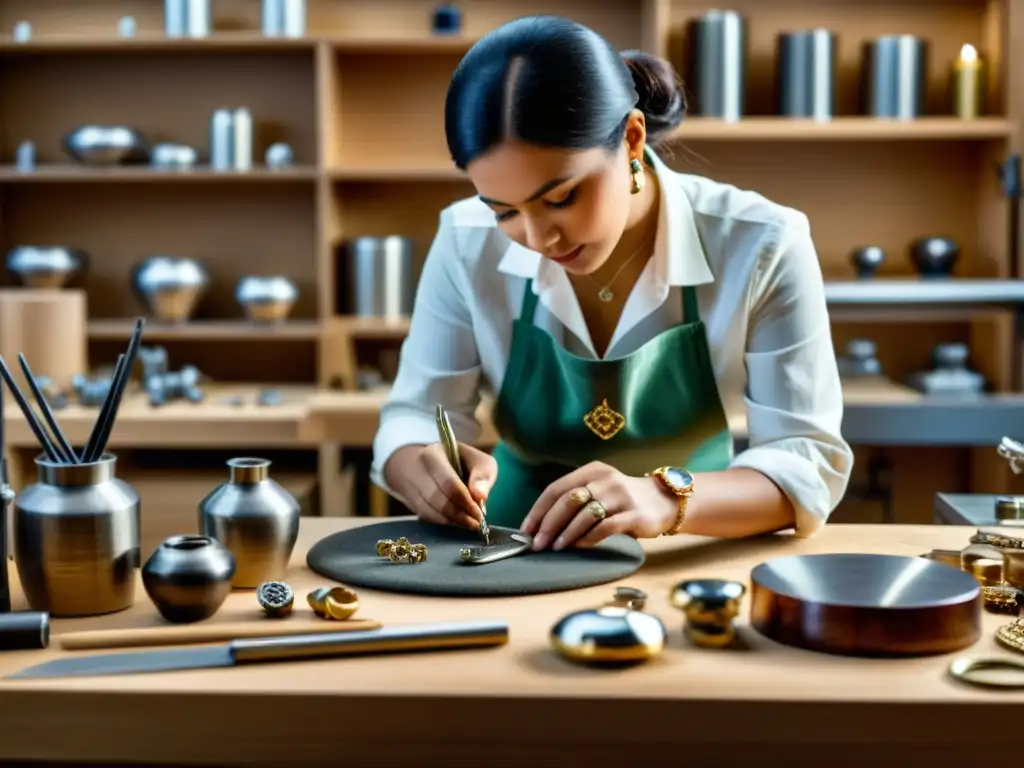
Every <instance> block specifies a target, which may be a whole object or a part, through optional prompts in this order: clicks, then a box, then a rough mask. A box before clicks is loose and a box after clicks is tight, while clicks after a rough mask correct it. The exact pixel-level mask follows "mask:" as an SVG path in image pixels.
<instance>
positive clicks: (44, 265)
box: [7, 245, 85, 288]
mask: <svg viewBox="0 0 1024 768" xmlns="http://www.w3.org/2000/svg"><path fill="white" fill-rule="evenodd" d="M84 266H85V254H84V253H82V252H81V251H76V250H75V249H73V248H65V247H63V246H59V245H52V246H35V245H19V246H17V247H16V248H13V249H12V250H11V252H10V253H8V254H7V269H8V270H10V271H11V272H12V273H13V274H15V275H17V277H18V279H19V280H20V281H21V284H22V285H24V286H25V287H26V288H63V287H64V286H65V285H67V283H68V281H69V280H70V279H71V278H72V277H73V276H74V275H75V274H77V273H78V272H80V271H81V270H82V269H83V268H84Z"/></svg>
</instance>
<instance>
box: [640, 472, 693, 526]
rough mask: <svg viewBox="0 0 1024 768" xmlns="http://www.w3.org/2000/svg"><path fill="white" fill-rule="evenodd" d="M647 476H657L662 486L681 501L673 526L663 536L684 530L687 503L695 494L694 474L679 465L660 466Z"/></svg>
mask: <svg viewBox="0 0 1024 768" xmlns="http://www.w3.org/2000/svg"><path fill="white" fill-rule="evenodd" d="M647 477H653V478H655V479H656V480H657V481H658V482H659V483H661V485H662V487H663V488H664V489H665V490H666V491H668V492H669V493H671V494H672V495H673V496H675V497H676V499H677V500H678V501H679V507H678V508H677V509H676V519H675V522H673V523H672V527H671V528H669V529H668V530H667V531H665V532H664V533H663V534H661V535H662V536H675V535H676V534H677V533H680V532H681V531H682V530H683V523H685V522H686V505H687V504H688V503H689V501H690V496H692V495H693V475H691V474H690V473H689V472H687V471H686V470H685V469H680V468H679V467H658V468H657V469H656V470H654V471H653V472H648V473H647Z"/></svg>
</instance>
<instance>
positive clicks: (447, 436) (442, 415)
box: [436, 405, 491, 545]
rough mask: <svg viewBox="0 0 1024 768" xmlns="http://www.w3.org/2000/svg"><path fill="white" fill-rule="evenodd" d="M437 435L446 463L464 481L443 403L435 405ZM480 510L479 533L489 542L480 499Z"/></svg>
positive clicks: (488, 529)
mask: <svg viewBox="0 0 1024 768" xmlns="http://www.w3.org/2000/svg"><path fill="white" fill-rule="evenodd" d="M436 418H437V436H438V438H439V439H440V440H441V445H442V446H443V447H444V453H445V455H446V456H447V457H448V463H449V464H451V465H452V469H454V470H455V474H457V475H458V476H459V479H460V480H462V482H466V481H467V480H468V479H469V478H467V477H466V469H465V467H463V466H462V456H460V455H459V444H458V442H456V440H455V432H454V431H453V430H452V423H451V422H450V421H448V414H447V412H446V411H445V410H444V406H443V405H438V406H437V413H436ZM480 512H481V514H482V515H483V519H482V520H481V521H480V535H481V536H483V539H484V544H488V545H489V544H490V543H491V527H490V526H489V525H488V524H487V506H486V505H485V504H484V503H483V502H482V501H481V502H480Z"/></svg>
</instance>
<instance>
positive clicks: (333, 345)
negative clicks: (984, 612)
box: [0, 0, 1024, 509]
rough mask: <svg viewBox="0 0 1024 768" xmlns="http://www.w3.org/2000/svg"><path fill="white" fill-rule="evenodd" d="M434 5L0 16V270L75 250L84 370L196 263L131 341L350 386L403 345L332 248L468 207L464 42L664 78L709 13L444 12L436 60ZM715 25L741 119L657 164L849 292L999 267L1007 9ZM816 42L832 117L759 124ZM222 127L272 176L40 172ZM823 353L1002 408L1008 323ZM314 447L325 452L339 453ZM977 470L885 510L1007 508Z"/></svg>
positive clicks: (942, 455) (765, 1)
mask: <svg viewBox="0 0 1024 768" xmlns="http://www.w3.org/2000/svg"><path fill="white" fill-rule="evenodd" d="M434 5H435V3H433V2H430V1H428V0H404V1H403V2H402V3H391V2H379V0H310V2H309V16H308V36H307V37H305V38H302V39H265V38H263V37H262V36H261V35H260V34H259V19H260V2H259V0H217V1H216V2H214V9H215V14H216V32H215V33H214V34H213V35H212V36H211V37H209V38H207V39H200V40H169V39H166V38H164V37H163V35H162V25H163V19H162V14H163V9H162V3H160V2H157V1H156V0H122V2H119V3H116V4H114V3H109V2H104V1H103V0H46V2H40V1H39V0H5V2H3V3H0V31H3V32H5V33H7V32H9V31H10V30H11V29H12V28H13V26H14V24H15V23H16V22H18V21H21V20H25V21H28V22H30V23H31V25H32V29H33V38H32V40H31V41H28V42H24V43H23V42H16V41H14V40H13V39H12V38H11V37H10V36H9V35H8V36H0V245H2V247H3V251H5V252H6V250H7V249H9V248H10V247H11V246H13V245H15V244H20V243H61V244H65V243H66V244H69V245H74V246H77V247H80V248H83V249H84V250H86V251H87V252H88V253H90V255H91V262H90V268H89V272H88V274H87V276H86V278H85V289H86V290H87V292H88V297H89V307H90V314H91V315H92V316H93V318H95V319H93V320H92V321H91V322H90V323H89V336H90V353H91V359H93V360H94V361H96V362H100V363H102V362H109V361H110V360H111V359H112V358H113V355H114V353H115V350H116V349H117V348H118V346H119V345H121V344H123V342H124V340H125V338H126V337H127V334H128V331H129V328H130V318H131V317H132V316H133V315H134V314H136V313H137V312H139V311H140V307H139V306H138V305H137V303H136V301H135V300H134V298H133V297H132V295H131V293H130V291H129V289H128V273H129V270H130V268H131V267H132V265H133V264H135V263H136V262H138V261H139V260H141V259H142V258H144V257H145V256H147V255H150V254H155V253H166V254H174V255H182V256H193V257H198V258H201V259H203V261H204V262H205V263H206V264H207V266H208V269H209V270H210V272H211V276H212V284H211V286H210V289H209V291H208V293H207V295H206V296H205V297H204V299H203V301H202V303H201V305H200V307H199V310H198V312H197V315H196V321H195V322H193V323H190V324H188V325H185V326H167V327H161V326H157V325H151V326H150V329H149V333H148V338H149V340H150V341H152V342H154V343H156V342H159V343H160V344H162V345H165V346H166V347H167V348H168V350H169V353H170V356H171V360H172V364H181V363H185V362H193V363H195V364H197V365H198V366H199V367H200V368H201V369H202V370H203V371H204V372H205V373H207V374H208V375H209V376H210V377H212V378H213V379H214V380H218V381H248V382H255V383H259V382H282V381H284V382H285V383H291V384H296V385H307V386H313V385H319V386H320V387H326V386H329V385H332V384H339V383H340V384H343V385H346V386H350V385H351V384H352V382H353V371H354V366H355V365H356V363H357V361H358V358H359V355H360V354H361V350H362V348H363V347H364V346H369V347H378V346H380V345H382V344H384V345H387V344H390V345H393V346H394V345H397V344H398V343H400V341H401V339H402V337H403V336H404V332H405V327H406V326H405V324H404V323H403V322H397V323H396V322H386V321H378V320H375V319H364V318H346V317H342V316H339V315H338V314H337V310H338V304H337V300H336V283H337V274H336V271H337V267H336V264H335V251H336V249H337V247H338V246H339V244H340V243H342V242H343V241H344V240H345V239H347V238H350V237H355V236H359V235H378V236H379V235H390V234H400V235H405V236H408V237H410V238H411V239H412V241H413V243H414V245H415V250H416V254H417V258H418V259H419V260H420V262H421V261H422V257H423V255H424V254H425V253H426V251H427V248H428V247H429V244H430V241H431V239H432V237H433V234H434V231H435V227H436V222H437V216H438V213H439V211H440V210H441V209H442V208H443V207H444V206H445V205H447V204H449V203H451V202H453V201H455V200H457V199H459V198H461V197H464V196H466V195H469V194H472V189H471V187H470V185H469V184H468V182H467V181H466V179H465V178H464V177H463V175H462V174H461V173H459V172H458V171H456V170H455V169H453V168H452V166H451V163H450V161H449V159H448V156H447V152H446V148H445V142H444V134H443V119H442V112H443V103H444V94H445V90H446V88H447V83H448V78H449V76H450V74H451V72H452V70H453V69H454V67H455V65H456V64H457V63H458V61H459V58H460V57H461V56H462V54H463V53H464V52H465V51H466V50H467V49H468V48H469V46H470V45H471V44H472V42H473V41H474V40H476V39H478V38H479V37H480V36H481V35H482V34H484V33H485V32H486V31H488V30H490V29H492V28H493V27H494V26H495V25H497V24H500V23H502V22H504V21H506V20H509V19H511V18H514V17H516V16H520V15H525V14H530V13H559V14H563V15H567V16H570V17H572V18H575V19H577V20H579V21H581V22H583V23H585V24H588V25H590V26H592V27H593V28H594V29H596V30H598V31H599V32H601V33H602V34H604V35H605V36H606V37H608V39H609V40H611V42H612V43H613V44H614V45H616V46H617V47H619V48H638V47H639V48H645V49H647V50H651V51H653V52H656V53H659V54H661V55H664V56H667V57H668V58H670V60H672V61H673V63H674V64H675V65H676V66H677V67H678V68H680V69H682V63H683V42H682V41H683V35H682V32H683V29H684V27H685V25H686V23H687V21H688V20H689V19H691V18H693V17H694V16H696V15H698V14H700V13H703V12H704V11H706V10H708V9H709V8H710V7H712V6H711V4H709V3H706V2H696V1H691V0H627V1H625V2H615V3H590V2H585V1H584V0H551V1H550V2H540V1H539V0H529V1H528V2H512V0H464V2H461V3H460V7H461V8H462V10H463V16H464V30H463V34H462V35H461V36H459V37H455V38H436V37H432V36H431V35H430V33H429V17H430V13H431V11H432V9H433V6H434ZM727 7H730V8H733V9H735V10H738V11H740V12H742V13H744V14H745V15H746V16H747V18H748V21H749V29H750V56H749V71H748V86H747V90H748V113H749V115H748V117H747V118H746V119H744V120H742V121H741V122H739V123H736V124H725V123H722V122H720V121H717V120H711V119H705V118H700V117H694V118H692V119H690V120H688V121H687V122H686V123H685V124H684V125H683V126H682V128H681V129H680V130H679V133H678V136H677V137H676V141H675V142H674V143H673V145H672V147H671V149H670V151H668V152H666V153H664V155H665V158H666V160H667V161H668V162H669V163H670V164H672V165H673V166H675V167H676V168H678V169H680V170H684V171H687V172H692V173H697V174H701V175H707V176H711V177H714V178H716V179H719V180H722V181H726V182H730V183H734V184H736V185H738V186H742V187H746V188H750V189H755V190H758V191H760V192H762V193H763V194H765V195H767V196H768V197H770V198H772V199H774V200H777V201H779V202H781V203H784V204H787V205H790V206H793V207H796V208H799V209H801V210H803V211H804V212H806V213H807V215H808V216H809V217H810V220H811V222H812V226H813V230H814V236H815V241H816V243H817V247H818V250H819V254H820V258H821V264H822V267H823V271H824V273H825V275H826V279H828V280H834V281H842V280H849V279H851V278H852V276H853V272H852V268H851V267H850V265H849V261H848V256H849V253H850V251H851V250H852V249H853V248H854V247H856V246H859V245H864V244H873V245H879V246H881V247H883V248H885V249H886V251H887V252H888V254H889V256H890V258H889V260H888V262H887V264H886V265H885V266H884V267H883V270H882V274H881V275H880V277H879V279H885V278H892V277H903V276H908V275H909V274H910V272H911V267H910V264H909V261H908V260H907V259H906V257H905V255H904V254H905V253H906V250H907V246H908V245H909V243H910V242H911V241H912V240H913V239H915V238H917V237H920V236H926V235H944V236H948V237H952V238H954V239H956V240H957V241H958V242H959V243H960V244H961V246H962V248H963V257H962V259H961V261H960V262H959V264H958V265H957V276H958V277H977V278H1003V277H1006V276H1009V275H1010V274H1012V272H1013V269H1012V268H1011V266H1012V260H1013V259H1014V258H1017V257H1019V254H1018V255H1015V254H1011V253H1008V251H1007V243H1006V237H1005V234H1004V233H1005V232H1006V230H1007V204H1006V201H1005V200H1003V199H1002V198H1001V195H1000V184H999V180H998V178H997V175H996V171H995V168H996V166H997V163H998V162H1000V161H1001V160H1003V159H1004V158H1005V156H1006V155H1007V154H1008V153H1009V152H1010V151H1014V150H1016V149H1018V148H1019V147H1020V140H1021V122H1022V120H1024V6H1022V5H1021V4H1020V3H1018V2H1015V0H885V1H884V2H883V0H732V2H730V3H729V4H727ZM125 15H131V16H133V17H134V18H135V20H136V24H137V35H136V37H135V38H133V39H118V38H117V37H116V36H115V32H116V27H117V22H118V19H119V18H120V17H122V16H125ZM815 26H822V27H828V28H831V29H834V30H836V31H837V32H838V33H839V36H840V47H839V60H838V73H839V76H838V82H837V91H836V93H837V117H836V118H835V119H834V120H833V121H831V122H828V123H813V122H810V121H797V120H787V119H782V118H778V117H773V116H772V114H773V112H774V109H773V103H774V98H775V97H774V93H775V85H774V82H773V73H774V63H773V62H774V56H775V54H774V46H775V38H776V36H777V34H779V33H780V32H783V31H786V30H791V29H801V28H810V27H815ZM902 32H907V33H912V34H917V35H921V36H924V37H926V38H928V39H929V40H930V42H931V49H930V65H929V66H930V69H929V90H930V97H929V100H928V112H929V115H928V116H927V117H925V118H922V119H920V120H916V121H911V122H896V121H887V120H875V119H872V118H866V117H863V116H859V115H858V110H857V79H858V73H859V66H860V62H859V50H860V43H861V41H863V40H864V39H867V38H869V37H873V36H876V35H881V34H887V33H902ZM964 43H972V44H974V45H976V46H977V47H978V48H979V49H980V50H981V52H982V54H983V55H984V56H985V57H986V59H987V60H988V62H989V65H990V68H991V71H992V73H993V76H992V78H991V86H990V94H989V95H990V97H991V98H990V104H991V105H992V109H991V115H989V116H986V117H984V118H982V119H979V120H973V121H962V120H958V119H956V118H955V117H951V116H949V114H948V113H949V109H948V108H947V100H948V89H947V82H946V76H947V68H948V65H949V62H950V61H951V60H952V59H953V58H954V57H955V55H956V53H957V51H958V50H959V48H960V46H961V45H962V44H964ZM222 106H246V107H248V108H249V109H250V110H251V111H252V114H253V116H254V120H255V122H256V125H257V129H256V141H255V154H256V157H257V158H259V157H262V153H263V150H264V149H265V148H266V146H268V145H269V144H270V143H271V142H273V141H287V142H288V143H290V144H291V145H292V147H293V148H294V150H295V159H296V163H297V164H296V166H295V167H294V168H290V169H287V170H279V171H273V170H268V169H265V168H257V169H256V170H254V171H252V172H249V173H222V172H214V171H209V170H204V169H199V170H195V171H189V172H168V171H156V170H150V169H146V168H117V169H105V170H94V169H84V168H80V167H78V166H75V165H72V164H70V163H69V161H68V159H67V158H66V157H65V156H64V155H63V153H62V151H61V137H62V136H63V135H64V134H65V133H66V132H67V131H69V130H70V129H72V128H73V127H75V126H77V125H81V124H84V123H114V124H128V125H132V126H134V127H136V128H138V129H139V130H141V131H142V132H143V133H144V134H145V135H146V136H147V137H149V138H150V139H152V140H157V141H161V140H163V141H168V140H169V141H180V142H185V143H189V144H193V145H196V146H199V147H206V145H207V135H208V125H209V118H210V115H211V113H212V112H213V110H214V109H216V108H218V107H222ZM24 140H31V141H33V142H35V144H36V148H37V159H38V163H39V167H38V169H37V170H36V171H34V172H32V173H23V172H20V171H18V170H17V169H15V167H14V166H13V160H14V151H15V147H16V146H17V145H18V144H19V143H20V142H21V141H24ZM1017 266H1019V267H1024V264H1021V265H1017ZM271 273H272V274H283V275H286V276H288V277H289V278H291V279H292V280H293V281H295V283H296V285H297V286H298V287H299V292H300V297H299V300H298V302H297V304H296V306H295V309H294V312H293V314H292V317H291V318H290V320H289V322H288V323H286V324H285V325H283V326H281V327H276V328H269V329H264V328H255V327H253V326H251V325H250V324H248V323H247V322H245V320H244V319H243V317H242V313H241V310H240V309H239V308H238V306H237V305H236V303H235V301H234V299H233V296H232V289H233V287H234V285H235V283H236V282H237V279H238V278H240V277H241V276H243V275H246V274H271ZM925 318H927V320H928V322H922V320H923V319H925ZM833 332H834V337H835V342H836V347H837V349H840V350H841V349H842V347H843V345H844V344H845V342H846V341H847V340H848V339H850V338H854V337H858V336H868V337H873V338H875V339H876V340H877V341H878V344H879V348H880V358H881V360H882V363H883V365H884V367H885V369H886V372H887V373H888V374H889V375H890V376H891V377H892V378H893V379H895V380H902V379H903V378H904V377H905V376H906V375H907V374H909V373H910V372H911V371H913V370H917V369H920V368H922V367H924V366H925V365H927V363H928V356H929V353H930V350H931V349H932V347H933V346H934V345H935V344H936V343H939V342H941V341H952V340H963V341H968V342H970V343H971V348H972V364H973V365H974V366H975V367H976V368H978V369H979V370H981V371H982V372H983V373H985V374H986V376H987V377H988V378H989V380H990V381H991V382H992V384H993V388H994V389H995V390H996V391H998V392H1007V391H1009V390H1010V389H1011V388H1012V381H1013V374H1014V371H1013V370H1012V366H1011V365H1010V364H1009V363H1008V361H1009V360H1011V359H1012V355H1011V352H1012V338H1013V336H1012V334H1013V324H1012V317H1011V315H1010V313H1009V312H1008V311H1004V310H999V309H995V310H993V309H985V310H977V311H975V310H970V309H959V310H957V311H956V312H950V313H948V314H944V313H942V312H941V311H936V310H934V309H931V310H922V312H921V314H920V315H915V316H914V317H911V318H909V319H908V318H907V317H906V316H905V314H904V315H902V316H900V315H899V314H898V313H897V314H895V315H894V313H891V312H889V313H886V312H881V311H880V312H879V313H878V314H877V315H870V314H866V313H865V311H864V310H857V311H856V312H854V311H850V310H843V311H842V312H838V313H837V316H836V321H835V322H834V326H833ZM332 439H334V438H332ZM337 439H338V440H340V441H342V442H344V436H343V434H342V435H339V436H338V437H337ZM338 453H339V445H338V444H328V443H325V444H324V446H323V449H322V451H321V462H320V466H319V469H318V470H317V472H319V474H320V476H321V479H322V480H323V479H324V477H325V473H331V472H334V471H335V470H336V465H337V461H338ZM984 454H985V452H984V451H974V452H973V453H972V452H969V451H960V452H957V451H950V450H942V451H931V450H919V451H918V452H917V454H916V458H914V457H910V458H908V457H906V456H904V457H901V461H904V462H907V461H911V462H912V463H913V464H914V466H915V467H917V469H912V470H907V472H904V473H903V474H905V475H906V474H908V473H909V475H913V476H915V477H918V479H917V480H913V481H912V482H911V481H907V483H906V484H905V487H906V489H908V490H904V491H900V494H902V495H900V496H899V500H900V502H901V503H905V504H914V505H920V504H922V503H926V504H927V507H928V508H929V509H930V491H931V490H933V489H932V488H930V486H929V490H928V492H927V493H926V492H925V491H924V490H922V489H923V488H925V487H926V486H928V484H929V483H930V484H931V485H934V484H935V483H936V482H938V481H937V480H936V474H937V473H943V474H944V479H943V481H942V483H943V489H944V490H950V491H953V490H961V489H966V488H969V487H971V486H976V487H977V489H979V490H990V491H992V490H994V491H996V492H1005V491H1007V490H1010V489H1011V487H1012V481H1011V478H1009V477H1008V476H1007V474H1006V473H1005V472H1004V471H1003V470H1002V468H1001V467H1000V466H998V464H999V463H998V461H992V460H991V457H986V456H985V455H984ZM860 463H861V464H863V463H864V462H860ZM929 466H930V467H931V469H930V470H929V469H928V467H929ZM922 478H923V479H922ZM325 503H328V505H329V504H335V503H337V499H336V498H335V499H332V500H330V501H329V502H325Z"/></svg>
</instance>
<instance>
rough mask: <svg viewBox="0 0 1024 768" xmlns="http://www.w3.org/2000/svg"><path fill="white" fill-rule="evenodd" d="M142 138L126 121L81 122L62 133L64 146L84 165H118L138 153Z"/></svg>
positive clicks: (143, 147)
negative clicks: (65, 133)
mask: <svg viewBox="0 0 1024 768" xmlns="http://www.w3.org/2000/svg"><path fill="white" fill-rule="evenodd" d="M145 145H146V142H145V140H144V139H143V138H142V135H141V134H140V133H139V132H138V131H136V130H135V129H133V128H129V127H128V126H126V125H83V126H81V127H80V128H76V129H75V130H74V131H72V132H71V133H69V134H68V135H67V136H65V137H64V149H65V151H66V152H67V153H68V154H69V155H70V156H71V157H72V158H74V159H75V160H77V161H78V162H80V163H84V164H86V165H118V164H119V163H123V162H125V161H126V160H129V159H132V158H134V157H138V156H141V155H142V154H143V153H144V152H145Z"/></svg>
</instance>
